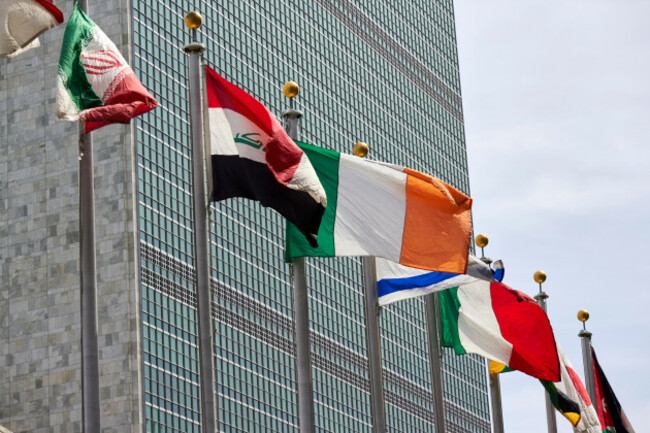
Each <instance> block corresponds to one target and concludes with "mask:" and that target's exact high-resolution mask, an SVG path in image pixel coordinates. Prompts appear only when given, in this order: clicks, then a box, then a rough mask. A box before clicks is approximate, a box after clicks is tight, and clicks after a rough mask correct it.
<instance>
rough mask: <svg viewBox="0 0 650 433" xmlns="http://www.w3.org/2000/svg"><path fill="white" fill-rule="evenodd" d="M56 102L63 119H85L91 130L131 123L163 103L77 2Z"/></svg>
mask: <svg viewBox="0 0 650 433" xmlns="http://www.w3.org/2000/svg"><path fill="white" fill-rule="evenodd" d="M56 102H57V115H58V116H59V118H61V119H65V120H71V121H79V122H82V124H83V125H84V130H85V131H86V132H90V131H93V130H95V129H97V128H101V127H102V126H105V125H108V124H111V123H129V122H130V121H131V119H132V118H134V117H136V116H139V115H140V114H143V113H146V112H147V111H150V110H152V109H154V108H155V107H156V106H157V105H158V102H156V100H155V99H154V98H153V97H152V96H151V95H150V94H149V92H148V91H147V90H146V89H145V88H144V87H143V86H142V83H140V80H138V78H137V77H136V76H135V73H134V72H133V70H132V69H131V67H130V66H129V65H128V64H127V62H126V60H124V57H122V54H121V53H120V52H119V51H118V49H117V47H116V46H115V44H114V43H113V42H112V41H111V40H110V39H108V37H107V36H106V34H104V32H103V31H102V30H101V29H100V28H99V27H97V25H96V24H95V23H94V22H93V21H92V20H91V19H90V18H89V17H88V15H86V14H85V13H84V12H83V11H82V10H81V9H80V8H79V5H78V4H77V3H75V6H74V11H73V12H72V16H71V17H70V20H69V21H68V26H67V27H66V29H65V35H64V36H63V45H62V46H61V56H60V57H59V78H58V89H57V97H56Z"/></svg>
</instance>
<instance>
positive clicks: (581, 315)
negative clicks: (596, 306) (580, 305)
mask: <svg viewBox="0 0 650 433" xmlns="http://www.w3.org/2000/svg"><path fill="white" fill-rule="evenodd" d="M578 320H579V321H581V322H582V323H585V322H586V321H587V320H589V311H587V310H580V311H578Z"/></svg>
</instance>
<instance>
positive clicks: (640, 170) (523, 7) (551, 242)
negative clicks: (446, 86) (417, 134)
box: [454, 0, 650, 433]
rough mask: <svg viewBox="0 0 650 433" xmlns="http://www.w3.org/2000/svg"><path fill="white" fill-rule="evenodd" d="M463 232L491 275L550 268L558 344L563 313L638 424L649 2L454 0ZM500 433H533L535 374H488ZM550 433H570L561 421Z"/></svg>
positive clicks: (521, 284)
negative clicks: (470, 226)
mask: <svg viewBox="0 0 650 433" xmlns="http://www.w3.org/2000/svg"><path fill="white" fill-rule="evenodd" d="M454 3H455V13H456V26H457V28H456V31H457V37H458V49H459V59H460V72H461V85H462V93H463V108H464V116H465V128H466V139H467V149H468V150H467V151H468V158H469V171H470V188H471V195H472V197H473V198H474V207H473V213H474V216H473V218H474V229H475V231H476V233H485V234H486V235H487V236H488V237H489V240H490V241H489V245H488V246H487V247H486V250H485V253H486V256H489V257H491V258H493V259H502V260H503V261H504V262H505V267H506V277H505V280H504V282H505V283H506V284H508V285H510V286H511V287H513V288H515V289H517V290H521V291H524V292H526V293H528V294H530V295H534V294H535V293H537V291H538V286H537V284H536V283H535V282H534V281H533V274H534V272H535V271H536V270H543V271H545V272H546V274H547V280H546V283H545V284H544V290H545V291H546V292H547V293H548V294H549V295H550V298H549V299H548V309H549V310H548V312H549V318H550V320H551V324H552V325H553V329H554V331H555V336H556V340H557V341H558V343H559V344H560V345H561V346H562V348H563V349H564V351H565V352H566V354H567V356H568V357H569V359H570V360H571V363H572V364H573V366H574V368H575V370H576V371H577V372H578V373H579V374H580V376H581V377H584V376H583V374H584V369H583V363H582V352H581V347H580V339H579V338H578V336H577V334H578V332H579V331H580V329H581V328H582V324H581V323H580V322H578V320H577V318H576V314H577V312H578V311H579V310H580V309H586V310H588V311H589V313H590V315H591V317H590V319H589V321H588V322H587V324H586V325H587V329H588V330H589V331H591V332H592V333H593V337H592V343H593V346H594V348H595V350H596V353H597V355H598V358H599V361H600V364H601V366H602V367H603V369H604V371H605V374H606V375H607V377H608V379H609V381H610V384H611V385H612V387H613V388H614V391H615V392H616V395H617V397H618V399H619V401H620V402H621V404H622V406H623V408H624V410H625V412H626V413H627V415H628V418H629V419H630V422H631V423H632V426H633V427H634V428H635V430H636V432H637V433H642V432H644V431H647V428H648V427H647V426H648V425H650V315H648V314H645V313H646V311H647V310H648V308H649V306H650V284H648V282H647V281H646V278H645V273H646V267H647V265H646V263H647V259H646V256H647V255H648V250H649V249H650V227H649V226H648V223H649V222H650V200H649V199H650V24H649V23H648V18H649V17H650V2H649V1H647V0H644V1H635V0H611V1H605V0H584V1H577V0H564V1H558V0H547V1H544V2H541V1H533V0H524V1H521V0H519V1H515V0H510V1H506V0H501V1H499V0H497V1H492V0H455V2H454ZM501 387H502V397H503V414H504V421H505V431H506V433H523V432H525V433H546V431H547V428H546V412H545V406H544V392H543V390H542V387H541V385H540V384H539V382H537V381H536V380H535V379H533V378H531V377H528V376H526V375H524V374H522V373H518V372H514V373H508V374H505V375H502V376H501ZM557 425H558V432H559V433H565V432H566V433H571V432H572V428H571V426H570V424H569V423H568V421H566V420H565V419H564V418H563V417H561V416H559V414H558V419H557Z"/></svg>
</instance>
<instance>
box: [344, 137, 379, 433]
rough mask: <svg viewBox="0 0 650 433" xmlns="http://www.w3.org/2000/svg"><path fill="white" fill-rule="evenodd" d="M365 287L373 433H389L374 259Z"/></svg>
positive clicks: (366, 264) (357, 150)
mask: <svg viewBox="0 0 650 433" xmlns="http://www.w3.org/2000/svg"><path fill="white" fill-rule="evenodd" d="M352 152H353V153H354V155H355V156H358V157H360V158H364V157H365V156H366V155H367V154H368V145H367V144H366V143H364V142H361V141H360V142H358V143H356V144H355V145H354V149H353V151H352ZM362 265H363V287H364V292H365V296H364V298H365V304H366V305H365V307H366V340H367V347H368V373H369V376H370V407H371V412H372V431H373V433H385V432H386V404H385V402H384V377H383V371H382V367H381V337H380V334H379V312H380V307H379V304H378V300H377V266H376V264H375V258H374V257H362Z"/></svg>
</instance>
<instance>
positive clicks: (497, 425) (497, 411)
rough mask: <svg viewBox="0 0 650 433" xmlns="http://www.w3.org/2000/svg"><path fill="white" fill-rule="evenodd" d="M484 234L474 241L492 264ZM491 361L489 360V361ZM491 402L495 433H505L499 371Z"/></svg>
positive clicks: (493, 379)
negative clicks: (487, 252) (486, 250)
mask: <svg viewBox="0 0 650 433" xmlns="http://www.w3.org/2000/svg"><path fill="white" fill-rule="evenodd" d="M489 241H490V240H489V238H488V237H487V236H486V235H484V234H479V235H477V236H476V239H474V243H475V244H476V246H477V247H479V248H480V249H481V261H482V262H483V263H485V264H486V265H488V266H489V265H490V264H492V259H491V258H489V257H485V251H484V248H485V247H486V246H487V244H488V242H489ZM488 362H489V361H488ZM490 402H491V403H492V427H493V431H494V433H503V429H504V427H503V406H502V404H501V380H500V378H499V374H498V373H490Z"/></svg>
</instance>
